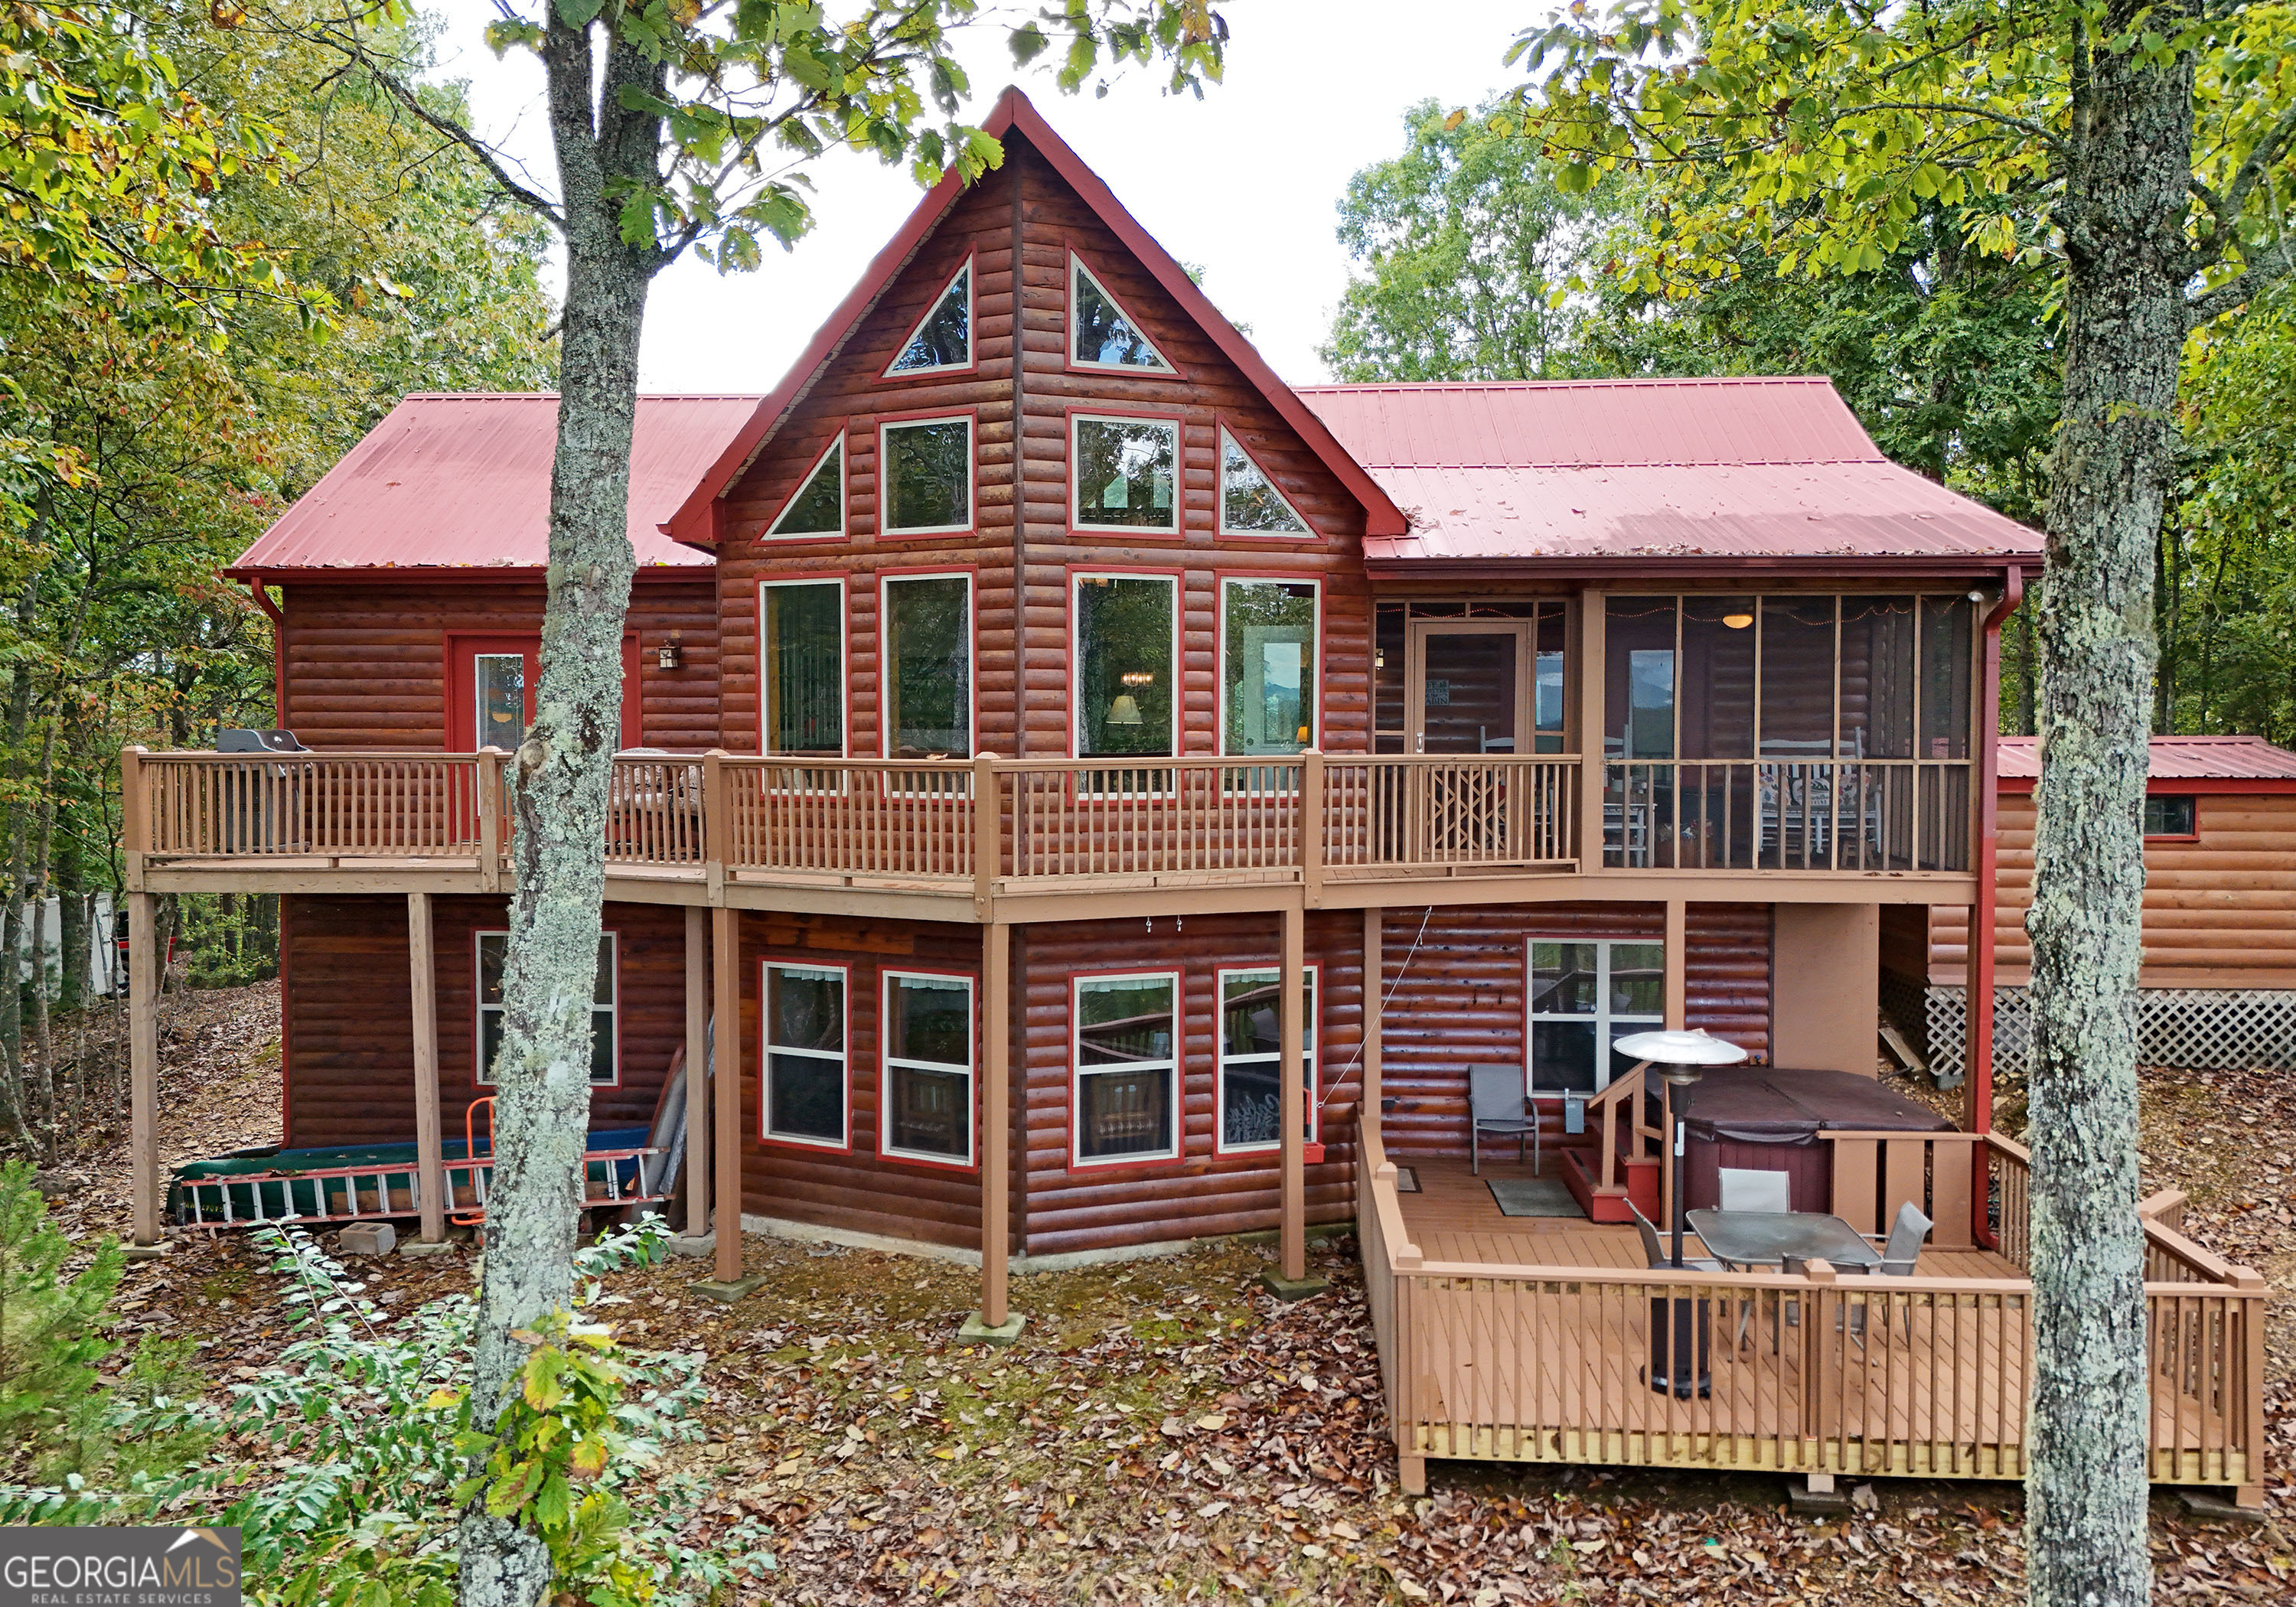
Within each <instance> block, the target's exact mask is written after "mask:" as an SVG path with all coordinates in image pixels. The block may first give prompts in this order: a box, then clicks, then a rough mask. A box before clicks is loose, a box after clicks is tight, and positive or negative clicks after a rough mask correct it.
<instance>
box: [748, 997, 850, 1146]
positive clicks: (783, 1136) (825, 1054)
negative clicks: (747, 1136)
mask: <svg viewBox="0 0 2296 1607" xmlns="http://www.w3.org/2000/svg"><path fill="white" fill-rule="evenodd" d="M774 971H833V972H836V973H837V977H838V981H837V990H838V997H839V1002H840V1008H839V1010H838V1013H837V1014H838V1020H839V1021H840V1022H841V1023H842V1024H843V1027H844V1031H843V1032H842V1034H840V1037H839V1040H838V1048H837V1053H836V1054H831V1053H830V1052H829V1051H828V1050H826V1049H792V1048H790V1047H788V1046H786V1045H779V1044H775V1042H774V1041H773V1040H772V1039H771V1038H770V1037H767V1033H768V1032H769V1031H770V1030H771V1027H770V1022H771V1021H772V1017H771V1015H770V1013H768V1012H767V1008H766V1004H767V983H766V973H767V972H774ZM776 1054H793V1055H796V1056H797V1057H798V1058H799V1059H800V1060H820V1061H835V1062H837V1082H838V1087H839V1090H840V1092H839V1095H838V1102H837V1127H838V1136H837V1137H836V1139H835V1140H834V1141H832V1140H830V1139H827V1138H814V1137H809V1136H806V1135H803V1134H799V1133H776V1132H775V1131H774V1077H773V1057H774V1056H775V1055H776ZM758 1136H759V1137H760V1138H761V1139H763V1140H766V1141H767V1142H770V1143H773V1144H804V1145H805V1146H806V1147H808V1149H816V1150H850V1149H851V1148H852V1147H853V968H852V967H851V966H850V965H835V964H830V965H816V964H814V963H810V962H808V961H804V960H764V961H760V962H759V963H758Z"/></svg>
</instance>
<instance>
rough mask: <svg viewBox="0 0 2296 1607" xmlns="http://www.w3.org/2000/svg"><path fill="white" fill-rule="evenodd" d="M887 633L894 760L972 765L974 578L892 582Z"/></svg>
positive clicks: (889, 744)
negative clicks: (966, 761) (944, 760)
mask: <svg viewBox="0 0 2296 1607" xmlns="http://www.w3.org/2000/svg"><path fill="white" fill-rule="evenodd" d="M884 628H885V725H884V730H885V753H886V757H887V758H972V578H970V577H969V576H965V575H888V576H887V577H886V578H885V581H884Z"/></svg>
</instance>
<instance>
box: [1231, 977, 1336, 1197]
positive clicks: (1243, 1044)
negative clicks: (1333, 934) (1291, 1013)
mask: <svg viewBox="0 0 2296 1607" xmlns="http://www.w3.org/2000/svg"><path fill="white" fill-rule="evenodd" d="M1303 980H1304V982H1305V987H1304V988H1303V990H1302V996H1301V999H1300V1078H1301V1081H1302V1083H1303V1084H1304V1085H1305V1086H1304V1097H1305V1100H1306V1109H1307V1119H1306V1121H1305V1123H1304V1124H1303V1126H1304V1133H1303V1137H1304V1139H1305V1142H1307V1143H1308V1144H1313V1143H1315V1142H1316V967H1314V966H1313V965H1310V966H1308V968H1307V971H1306V973H1305V975H1304V978H1303ZM1219 991H1220V1060H1219V1147H1220V1148H1221V1149H1222V1150H1224V1151H1234V1150H1273V1149H1275V1148H1276V1147H1278V1141H1279V1140H1280V1139H1281V1138H1282V1136H1283V1009H1282V1006H1283V972H1280V971H1277V970H1275V969H1273V968H1269V969H1267V970H1260V971H1223V972H1220V973H1219Z"/></svg>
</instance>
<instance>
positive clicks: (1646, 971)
mask: <svg viewBox="0 0 2296 1607" xmlns="http://www.w3.org/2000/svg"><path fill="white" fill-rule="evenodd" d="M1665 1023H1666V946H1665V945H1664V944H1661V943H1643V942H1629V941H1624V940H1619V939H1594V940H1591V941H1584V940H1559V939H1558V940H1550V939H1544V938H1534V939H1531V941H1530V1092H1531V1093H1532V1094H1534V1095H1561V1094H1563V1093H1565V1092H1577V1093H1581V1094H1592V1093H1595V1091H1597V1090H1599V1089H1602V1088H1607V1087H1608V1086H1610V1085H1611V1078H1612V1077H1614V1076H1616V1075H1617V1074H1618V1073H1620V1072H1621V1071H1626V1070H1632V1069H1633V1066H1634V1063H1635V1062H1632V1061H1630V1060H1628V1059H1627V1058H1626V1057H1625V1056H1623V1055H1621V1054H1619V1053H1618V1052H1617V1051H1616V1050H1615V1049H1613V1048H1612V1047H1611V1044H1612V1043H1613V1042H1614V1041H1616V1040H1617V1039H1619V1038H1621V1037H1627V1036H1628V1035H1629V1034H1632V1033H1636V1032H1643V1031H1646V1030H1648V1029H1651V1028H1653V1027H1661V1026H1664V1025H1665Z"/></svg>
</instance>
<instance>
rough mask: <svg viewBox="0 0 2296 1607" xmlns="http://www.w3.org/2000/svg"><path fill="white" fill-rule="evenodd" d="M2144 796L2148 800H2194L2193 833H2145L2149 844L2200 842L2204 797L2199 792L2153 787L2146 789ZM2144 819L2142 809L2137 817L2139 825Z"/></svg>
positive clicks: (2145, 838)
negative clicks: (2202, 800)
mask: <svg viewBox="0 0 2296 1607" xmlns="http://www.w3.org/2000/svg"><path fill="white" fill-rule="evenodd" d="M2144 796H2145V797H2147V798H2189V799H2192V800H2193V829H2192V830H2191V831H2189V832H2159V833H2154V832H2145V833H2144V840H2145V841H2147V842H2198V841H2199V840H2201V796H2202V795H2201V794H2200V793H2199V792H2197V791H2184V790H2182V789H2180V788H2177V787H2173V786H2171V787H2168V788H2161V789H2155V788H2153V787H2147V788H2146V789H2145V791H2144ZM2137 821H2138V823H2139V824H2143V821H2144V814H2143V812H2142V809H2141V808H2140V810H2139V812H2138V815H2137Z"/></svg>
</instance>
